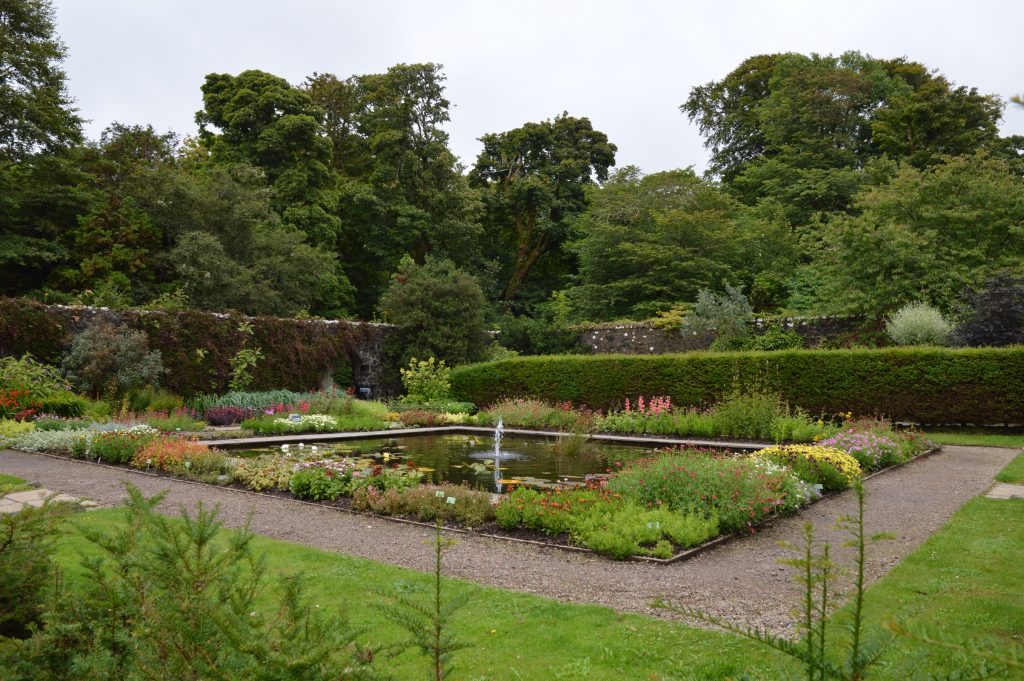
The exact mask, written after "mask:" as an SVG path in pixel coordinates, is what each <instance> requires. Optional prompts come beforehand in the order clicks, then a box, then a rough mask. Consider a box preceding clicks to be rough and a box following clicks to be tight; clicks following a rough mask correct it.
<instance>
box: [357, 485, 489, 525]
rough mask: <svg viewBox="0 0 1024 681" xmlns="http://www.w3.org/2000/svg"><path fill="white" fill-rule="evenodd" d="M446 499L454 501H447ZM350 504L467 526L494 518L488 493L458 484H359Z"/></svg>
mask: <svg viewBox="0 0 1024 681" xmlns="http://www.w3.org/2000/svg"><path fill="white" fill-rule="evenodd" d="M448 499H454V500H455V503H454V504H452V503H448ZM352 507H353V508H355V509H356V510H358V511H364V510H365V511H373V512H374V513H379V514H380V515H389V516H406V517H411V518H415V519H417V520H420V521H423V522H428V521H434V520H438V519H440V520H442V521H444V522H453V523H457V524H459V525H463V526H466V527H478V526H480V525H483V524H484V523H486V522H488V521H490V520H493V519H494V508H493V506H491V495H490V493H489V492H477V491H475V490H471V489H468V488H466V487H463V486H460V485H417V486H416V487H405V488H397V489H395V488H393V489H389V490H386V491H383V492H382V491H380V490H378V489H377V488H376V487H361V488H359V489H357V490H355V491H354V492H353V493H352Z"/></svg>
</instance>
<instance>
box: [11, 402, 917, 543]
mask: <svg viewBox="0 0 1024 681" xmlns="http://www.w3.org/2000/svg"><path fill="white" fill-rule="evenodd" d="M322 418H323V417H322ZM322 418H321V419H316V418H313V417H307V421H309V420H310V419H312V423H317V422H323V423H326V421H322ZM326 418H331V417H326ZM281 420H282V421H287V420H285V419H281ZM288 423H289V425H290V424H291V422H288ZM300 423H301V422H300ZM844 433H845V434H846V437H845V438H840V439H838V440H837V443H838V444H836V446H825V445H823V444H818V445H797V446H792V445H791V446H778V447H771V448H767V449H764V450H761V451H759V452H757V453H755V454H753V455H748V456H740V455H727V454H723V453H721V452H716V451H711V450H699V449H672V450H665V451H661V452H658V453H657V454H656V455H654V456H651V457H648V458H645V459H640V460H637V461H633V462H632V463H630V464H628V465H626V466H625V467H624V468H622V469H621V470H618V471H616V472H614V473H610V474H609V475H607V476H602V477H599V478H595V479H593V480H591V481H590V482H589V483H588V485H587V486H586V487H573V488H569V487H564V488H558V489H553V490H550V489H548V490H538V489H530V488H527V487H522V486H520V487H518V488H515V489H512V490H511V491H510V492H509V493H508V494H506V495H504V496H501V497H498V496H497V495H492V494H490V493H488V492H483V491H476V490H471V489H469V488H466V487H459V486H455V485H449V484H442V485H424V484H421V479H422V473H421V471H420V470H418V469H417V467H416V465H415V464H414V463H412V462H411V461H406V462H404V463H402V464H398V463H393V464H390V465H388V464H384V465H381V464H380V463H378V462H376V461H375V460H373V459H366V458H345V457H338V456H335V457H330V456H327V457H325V456H323V455H322V454H321V453H320V452H318V451H317V447H315V446H310V447H308V448H307V447H305V446H304V445H298V446H295V447H290V446H289V445H282V446H281V449H280V450H279V451H277V452H275V453H273V454H267V455H263V456H259V457H257V458H253V459H237V458H234V457H231V456H229V455H226V454H225V453H224V452H221V451H218V450H216V449H210V448H207V447H206V446H204V445H201V444H199V443H198V442H195V441H192V440H188V439H184V438H180V437H174V436H166V435H160V434H159V433H158V432H157V431H155V430H154V429H152V428H149V427H148V426H136V427H134V428H131V429H127V430H125V429H118V428H116V427H113V428H106V430H105V431H104V430H98V429H95V428H89V429H85V430H56V431H41V430H40V431H35V432H29V433H25V434H23V435H21V436H20V437H19V438H18V439H17V441H16V442H15V445H14V446H15V447H16V448H19V449H23V450H27V451H39V452H47V453H54V454H61V455H65V456H71V457H74V458H80V459H88V460H98V461H100V462H105V463H112V464H120V465H129V466H131V467H134V468H137V469H143V470H148V471H152V472H159V473H161V474H168V475H175V476H181V477H185V478H190V479H193V480H199V481H203V482H212V483H219V484H231V483H233V484H237V485H239V486H241V487H244V488H246V489H249V490H252V491H256V492H270V493H275V494H285V495H289V496H292V497H294V498H297V499H302V500H306V501H313V502H320V503H332V504H335V505H338V506H340V507H342V508H346V509H351V510H355V511H367V512H373V513H376V514H380V515H387V516H395V517H400V518H406V519H412V520H417V521H429V520H433V519H438V518H439V519H441V520H442V521H445V522H448V523H455V524H457V525H459V526H462V527H468V528H478V529H480V530H482V531H484V532H491V533H501V532H505V533H509V534H511V535H514V536H519V537H520V538H521V537H522V536H523V533H526V536H528V537H530V538H539V539H541V540H544V539H547V540H548V541H550V542H553V543H556V544H570V545H574V546H578V547H583V548H587V549H590V550H593V551H595V552H597V553H600V554H602V555H605V556H608V557H610V558H615V559H623V558H628V557H630V556H649V557H653V558H659V559H666V558H670V557H672V556H675V555H678V553H679V552H680V551H684V550H686V549H689V548H691V547H695V546H699V545H701V544H703V543H705V542H707V541H709V540H711V539H713V538H715V537H719V536H722V535H725V534H730V533H735V532H742V531H752V530H753V528H755V527H756V526H757V525H759V524H761V523H763V522H765V521H766V520H768V519H770V518H772V517H775V516H778V515H783V514H787V513H792V512H794V511H796V510H797V509H799V508H800V507H801V506H803V505H805V504H807V503H808V502H810V501H812V500H813V499H815V498H817V497H818V496H820V492H821V491H826V492H828V491H834V490H839V489H843V488H845V487H847V486H849V485H850V484H851V483H852V482H853V481H854V480H856V479H857V477H859V475H860V474H861V473H862V471H863V470H868V469H867V468H862V467H861V465H860V464H859V463H858V460H857V459H856V458H855V455H854V454H853V452H860V451H861V449H863V448H862V444H863V443H864V442H865V441H869V442H871V443H873V445H878V447H881V448H882V450H884V447H883V445H884V446H888V444H887V443H889V442H891V443H892V445H893V446H895V449H896V451H899V452H901V456H903V454H902V453H905V452H908V451H911V450H912V449H913V448H914V447H918V449H916V450H915V451H916V452H917V453H920V449H919V447H920V444H921V443H920V441H919V440H917V439H915V438H913V437H909V438H907V439H906V442H904V441H903V440H901V439H900V437H899V436H898V435H895V436H894V438H895V439H894V438H888V437H887V436H878V435H877V434H874V433H872V434H871V435H872V436H873V437H874V439H871V438H868V439H867V440H865V438H862V437H859V432H858V431H857V430H855V429H853V428H851V429H850V430H848V431H844ZM843 443H845V446H848V447H849V448H850V451H845V450H843V449H839V448H838V446H839V444H843ZM908 443H909V444H908ZM858 447H861V449H858ZM890 449H891V447H890ZM882 450H880V451H882ZM871 451H872V452H873V451H875V450H873V449H872V450H871ZM885 451H888V450H885ZM864 456H867V455H864ZM872 456H873V455H872ZM385 460H386V459H385ZM872 460H873V461H883V460H885V457H884V456H879V457H874V456H873V458H872ZM903 460H906V459H899V461H903Z"/></svg>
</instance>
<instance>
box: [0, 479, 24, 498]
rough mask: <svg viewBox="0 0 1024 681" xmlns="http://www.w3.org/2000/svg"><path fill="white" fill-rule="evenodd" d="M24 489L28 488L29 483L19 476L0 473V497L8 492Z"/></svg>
mask: <svg viewBox="0 0 1024 681" xmlns="http://www.w3.org/2000/svg"><path fill="white" fill-rule="evenodd" d="M25 489H29V485H28V483H27V482H25V481H24V480H22V479H21V478H18V477H15V476H13V475H7V474H5V473H0V497H2V496H4V495H5V494H10V493H11V492H20V491H21V490H25Z"/></svg>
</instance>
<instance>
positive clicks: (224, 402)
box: [188, 390, 318, 413]
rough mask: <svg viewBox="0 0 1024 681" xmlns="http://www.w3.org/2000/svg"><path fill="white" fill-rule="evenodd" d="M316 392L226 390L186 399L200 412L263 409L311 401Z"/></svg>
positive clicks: (316, 394)
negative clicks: (224, 409)
mask: <svg viewBox="0 0 1024 681" xmlns="http://www.w3.org/2000/svg"><path fill="white" fill-rule="evenodd" d="M317 396H318V393H297V392H293V391H291V390H264V391H259V392H228V393H225V394H223V395H197V396H195V397H193V398H192V399H190V400H189V401H188V404H189V406H190V407H192V408H193V409H195V410H196V411H198V412H200V413H202V412H205V411H206V410H207V409H209V408H210V407H239V408H242V409H264V408H266V407H270V406H272V405H276V404H292V405H297V404H299V403H300V402H304V401H307V402H308V401H311V400H313V399H315V398H316V397H317Z"/></svg>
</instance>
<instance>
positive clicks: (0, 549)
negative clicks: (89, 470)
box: [0, 504, 71, 676]
mask: <svg viewBox="0 0 1024 681" xmlns="http://www.w3.org/2000/svg"><path fill="white" fill-rule="evenodd" d="M70 511H71V507H70V506H68V505H66V504H46V505H44V506H42V507H41V508H33V507H31V506H25V507H23V508H22V509H21V510H20V511H18V512H17V513H4V514H0V537H3V541H2V542H0V639H2V638H3V637H5V636H8V637H12V638H25V637H27V636H29V635H30V633H31V627H33V626H35V625H38V624H40V619H41V616H42V614H43V608H44V604H45V602H46V588H47V587H48V586H49V585H51V584H52V583H53V572H54V569H53V561H52V554H53V549H54V546H53V543H54V539H55V538H56V537H57V535H58V534H59V532H60V521H62V520H63V519H64V518H65V517H67V515H68V514H69V513H70ZM5 676H6V675H5Z"/></svg>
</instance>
